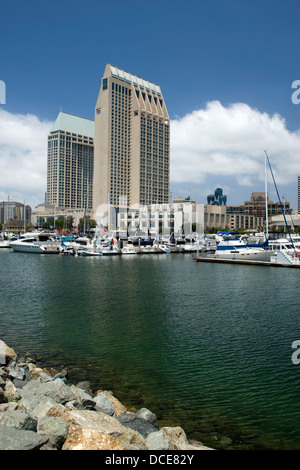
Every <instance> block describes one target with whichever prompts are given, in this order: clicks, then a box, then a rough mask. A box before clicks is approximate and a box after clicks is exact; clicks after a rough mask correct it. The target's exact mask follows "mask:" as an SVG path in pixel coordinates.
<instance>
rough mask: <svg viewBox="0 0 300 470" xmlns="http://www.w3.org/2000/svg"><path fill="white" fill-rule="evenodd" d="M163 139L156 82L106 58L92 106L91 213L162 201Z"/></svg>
mask: <svg viewBox="0 0 300 470" xmlns="http://www.w3.org/2000/svg"><path fill="white" fill-rule="evenodd" d="M169 140H170V120H169V115H168V112H167V108H166V105H165V101H164V99H163V96H162V92H161V89H160V87H159V86H158V85H155V84H154V83H150V82H148V81H147V80H144V79H142V78H139V77H137V76H136V75H132V74H130V73H128V72H125V71H124V70H121V69H120V68H118V67H115V66H113V65H111V64H108V65H107V66H106V68H105V72H104V75H103V78H102V82H101V88H100V91H99V96H98V100H97V103H96V109H95V152H94V183H93V188H94V192H93V209H94V214H95V213H97V212H98V213H101V211H102V212H103V210H104V209H103V207H104V208H105V206H107V204H109V203H111V205H112V206H113V207H114V208H117V209H119V208H121V209H122V208H129V207H131V206H133V205H135V204H142V205H143V204H144V205H149V204H153V203H168V202H169V185H170V182H169V178H170V177H169V174H170V158H169V155H170V142H169Z"/></svg>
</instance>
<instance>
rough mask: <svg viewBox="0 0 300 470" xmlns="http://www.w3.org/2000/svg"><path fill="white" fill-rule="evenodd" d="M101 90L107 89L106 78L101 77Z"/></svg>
mask: <svg viewBox="0 0 300 470" xmlns="http://www.w3.org/2000/svg"><path fill="white" fill-rule="evenodd" d="M102 90H107V78H103V82H102Z"/></svg>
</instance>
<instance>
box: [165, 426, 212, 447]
mask: <svg viewBox="0 0 300 470" xmlns="http://www.w3.org/2000/svg"><path fill="white" fill-rule="evenodd" d="M161 431H162V432H163V434H164V437H165V438H166V439H167V440H168V441H169V449H168V450H212V449H210V448H209V447H205V446H204V445H203V444H202V443H201V442H199V443H198V444H195V443H193V444H190V443H189V442H188V440H187V437H186V434H185V432H184V430H183V429H182V428H181V427H180V426H176V427H169V426H166V427H163V428H161Z"/></svg>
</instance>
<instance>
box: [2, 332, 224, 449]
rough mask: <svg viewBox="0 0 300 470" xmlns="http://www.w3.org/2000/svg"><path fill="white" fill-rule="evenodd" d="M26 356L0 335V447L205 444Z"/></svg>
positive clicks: (181, 446) (187, 446) (175, 446)
mask: <svg viewBox="0 0 300 470" xmlns="http://www.w3.org/2000/svg"><path fill="white" fill-rule="evenodd" d="M1 354H2V355H1ZM1 360H2V363H1ZM28 360H29V361H32V359H31V358H30V357H29V356H28V355H27V356H26V355H25V356H24V357H18V356H17V355H16V354H15V352H14V350H12V349H11V348H9V347H8V346H7V345H6V344H5V343H4V342H3V341H2V342H1V341H0V364H2V367H0V450H9V449H11V450H34V449H41V450H54V449H55V450H60V449H62V450H75V449H76V450H77V449H78V450H153V451H155V450H170V451H172V450H202V449H208V448H207V447H205V446H203V445H202V444H201V443H199V442H196V441H188V439H187V437H186V434H185V432H184V431H183V429H182V428H180V427H163V428H161V429H160V430H158V419H157V417H156V415H155V414H154V413H152V412H151V411H150V410H148V409H147V408H141V409H140V410H138V412H137V413H131V412H128V411H127V409H126V407H125V406H124V405H123V404H122V403H121V402H120V401H119V400H118V399H117V398H116V397H114V395H113V394H112V393H111V392H109V391H105V390H98V392H97V393H96V394H95V396H93V393H92V391H91V390H90V383H89V382H88V381H84V382H81V383H80V384H78V385H77V387H76V386H75V385H69V384H68V381H67V378H66V376H67V369H63V370H62V371H61V372H58V371H57V370H54V369H50V370H49V371H48V370H46V369H42V368H39V367H37V366H36V365H35V364H34V363H33V362H28ZM20 361H22V362H20ZM62 367H63V366H62ZM79 385H81V386H79ZM226 444H229V441H228V440H226Z"/></svg>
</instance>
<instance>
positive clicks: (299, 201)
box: [298, 176, 300, 214]
mask: <svg viewBox="0 0 300 470" xmlns="http://www.w3.org/2000/svg"><path fill="white" fill-rule="evenodd" d="M298 214H300V176H298Z"/></svg>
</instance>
